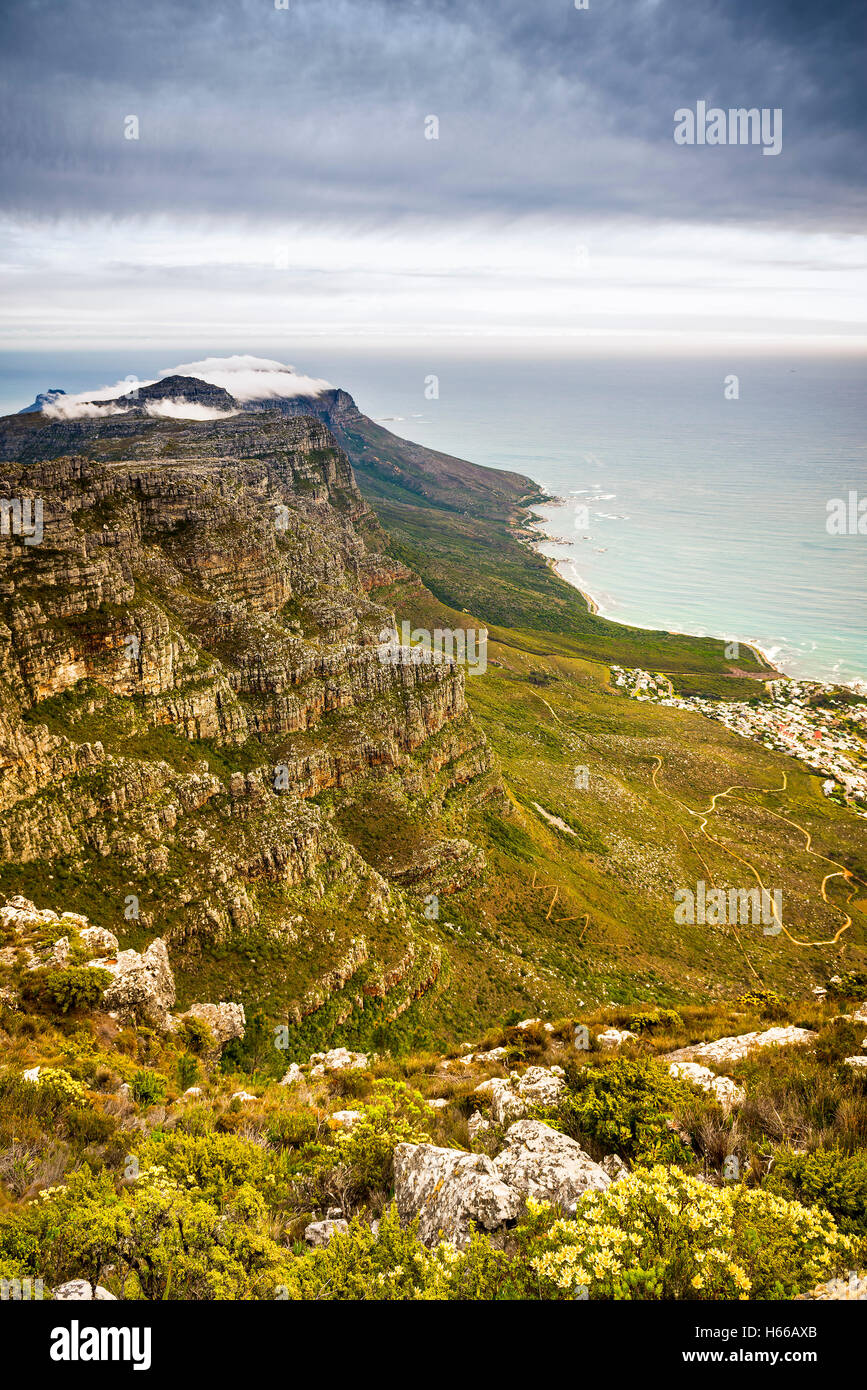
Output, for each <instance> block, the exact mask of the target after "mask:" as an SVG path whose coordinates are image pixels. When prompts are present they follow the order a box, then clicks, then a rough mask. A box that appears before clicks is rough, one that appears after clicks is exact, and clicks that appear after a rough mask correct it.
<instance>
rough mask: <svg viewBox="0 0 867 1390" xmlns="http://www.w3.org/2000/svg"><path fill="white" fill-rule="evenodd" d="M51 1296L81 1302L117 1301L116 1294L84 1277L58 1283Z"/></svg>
mask: <svg viewBox="0 0 867 1390" xmlns="http://www.w3.org/2000/svg"><path fill="white" fill-rule="evenodd" d="M51 1297H52V1298H55V1299H59V1300H61V1301H63V1300H67V1301H68V1300H70V1299H71V1300H75V1301H81V1302H90V1301H92V1300H94V1299H95V1300H97V1302H112V1303H116V1302H117V1295H116V1294H113V1293H109V1291H108V1289H104V1288H103V1287H102V1284H97V1285H96V1286H95V1287H94V1285H93V1284H89V1283H88V1282H87V1280H86V1279H70V1280H69V1282H68V1283H67V1284H59V1285H58V1286H57V1288H56V1289H55V1290H54V1292H53V1293H52V1295H51Z"/></svg>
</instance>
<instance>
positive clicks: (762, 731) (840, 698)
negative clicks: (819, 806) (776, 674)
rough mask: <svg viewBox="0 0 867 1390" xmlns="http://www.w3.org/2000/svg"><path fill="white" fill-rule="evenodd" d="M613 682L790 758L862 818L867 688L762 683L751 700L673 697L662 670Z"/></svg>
mask: <svg viewBox="0 0 867 1390" xmlns="http://www.w3.org/2000/svg"><path fill="white" fill-rule="evenodd" d="M611 679H612V682H613V684H614V685H615V686H616V687H618V689H620V690H621V691H622V692H623V694H624V695H628V696H631V697H632V699H635V700H647V701H652V702H653V703H654V704H659V705H668V706H673V707H674V708H675V709H687V710H693V711H695V712H696V713H698V714H703V715H704V716H705V717H706V718H707V719H716V720H717V721H718V722H719V723H720V724H724V725H725V727H726V728H727V729H731V730H732V732H733V733H736V734H740V735H741V736H742V737H743V738H748V739H752V740H753V741H754V742H757V743H761V744H762V745H763V746H764V747H765V748H773V749H775V750H776V751H777V752H780V753H788V754H789V755H790V756H791V757H793V758H798V759H800V761H801V762H803V763H806V765H807V766H808V767H809V768H810V770H811V771H813V772H815V773H817V774H818V775H819V776H821V777H822V779H823V781H822V791H823V792H824V794H825V796H827V797H830V798H831V799H832V800H834V801H837V802H838V803H840V804H841V805H845V806H849V807H850V809H851V810H853V811H855V812H856V814H858V815H860V816H864V817H865V818H867V687H865V686H863V685H862V683H861V682H853V683H852V685H826V684H824V683H823V682H821V681H803V680H789V679H786V678H781V679H777V680H771V681H767V682H766V683H765V685H764V693H763V694H762V695H760V696H756V697H755V698H754V699H752V700H749V701H729V700H709V699H705V698H703V697H702V696H698V695H676V694H675V693H674V689H673V686H672V684H671V681H670V680H669V678H668V676H666V675H663V674H661V673H659V672H651V671H643V670H640V669H633V670H630V669H627V668H624V667H622V666H612V667H611Z"/></svg>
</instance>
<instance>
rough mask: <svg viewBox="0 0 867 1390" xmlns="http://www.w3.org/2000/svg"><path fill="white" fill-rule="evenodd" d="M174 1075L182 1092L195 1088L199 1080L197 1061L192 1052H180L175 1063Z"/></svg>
mask: <svg viewBox="0 0 867 1390" xmlns="http://www.w3.org/2000/svg"><path fill="white" fill-rule="evenodd" d="M175 1075H176V1077H177V1078H178V1085H179V1086H180V1088H181V1090H182V1091H186V1090H187V1088H188V1087H190V1086H195V1084H196V1082H197V1081H198V1079H199V1059H198V1057H194V1056H193V1054H192V1052H182V1053H181V1055H180V1057H179V1058H178V1060H177V1062H176V1063H175Z"/></svg>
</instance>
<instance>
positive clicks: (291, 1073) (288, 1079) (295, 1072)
mask: <svg viewBox="0 0 867 1390" xmlns="http://www.w3.org/2000/svg"><path fill="white" fill-rule="evenodd" d="M303 1079H304V1074H303V1072H302V1070H301V1068H300V1067H299V1065H298V1063H297V1062H290V1063H289V1070H288V1071H287V1072H286V1074H285V1075H284V1076H282V1077H281V1078H280V1085H281V1086H294V1085H295V1083H296V1082H298V1081H303Z"/></svg>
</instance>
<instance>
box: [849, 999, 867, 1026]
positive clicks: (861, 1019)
mask: <svg viewBox="0 0 867 1390" xmlns="http://www.w3.org/2000/svg"><path fill="white" fill-rule="evenodd" d="M852 1019H853V1021H854V1022H855V1023H867V1001H865V1003H863V1004H859V1005H858V1007H857V1009H856V1010H855V1012H854V1013H853V1015H852Z"/></svg>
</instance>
